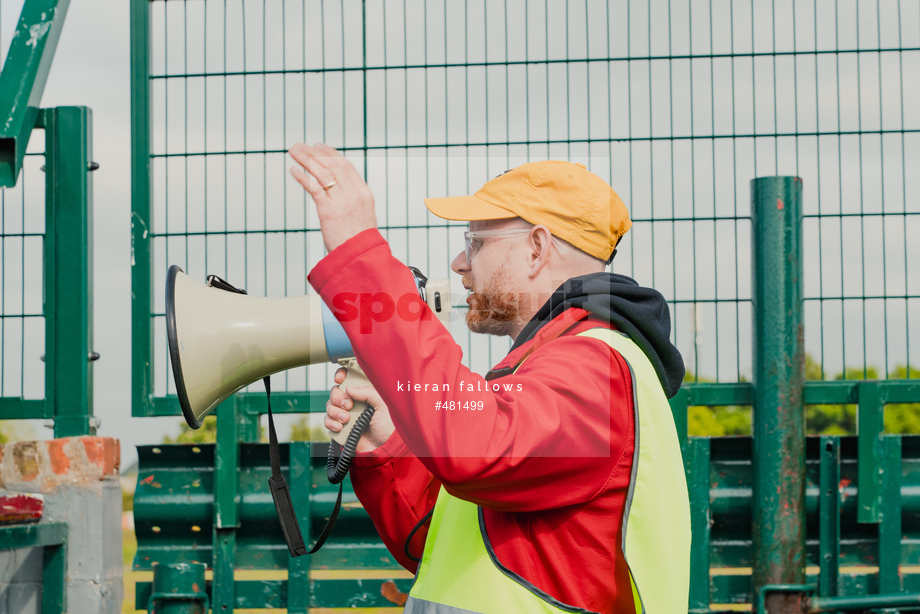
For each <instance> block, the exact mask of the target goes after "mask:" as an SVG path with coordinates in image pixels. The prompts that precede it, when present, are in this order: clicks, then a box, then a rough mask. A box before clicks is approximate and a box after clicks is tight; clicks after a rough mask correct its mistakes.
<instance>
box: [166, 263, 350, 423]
mask: <svg viewBox="0 0 920 614" xmlns="http://www.w3.org/2000/svg"><path fill="white" fill-rule="evenodd" d="M166 331H167V336H168V341H169V357H170V361H171V363H172V369H173V375H174V380H175V383H176V394H177V396H178V397H179V405H180V406H181V407H182V414H183V415H184V416H185V421H186V422H187V423H188V425H189V426H190V427H192V428H195V429H196V428H199V427H200V426H201V422H202V420H203V419H204V417H205V416H206V415H208V414H209V413H210V412H211V411H212V410H213V409H214V408H215V407H217V405H218V404H220V403H221V402H222V401H224V400H225V399H226V398H227V397H229V396H230V395H232V394H233V393H234V392H236V391H237V390H239V389H241V388H243V387H245V386H247V385H249V384H251V383H252V382H255V381H257V380H260V379H262V378H263V377H266V376H268V375H271V374H272V373H277V372H278V371H284V370H286V369H293V368H295V367H301V366H304V365H311V364H317V363H322V362H328V361H330V360H336V359H339V358H343V357H348V356H352V355H353V353H352V351H351V345H350V343H349V342H348V338H347V337H346V336H345V332H344V330H343V329H342V327H341V324H339V323H338V321H337V320H336V319H335V317H334V316H333V315H332V312H331V311H329V309H328V308H327V307H326V305H325V303H323V301H322V299H321V298H320V297H318V296H300V297H292V298H259V297H253V296H247V295H245V294H238V293H235V292H227V291H226V290H223V289H218V288H216V287H211V286H207V285H204V284H202V283H200V282H197V281H195V280H193V279H192V278H191V277H189V276H188V275H186V274H185V273H184V272H183V271H182V269H181V268H179V267H178V266H175V265H173V266H171V267H169V273H168V275H167V280H166ZM327 346H328V349H327Z"/></svg>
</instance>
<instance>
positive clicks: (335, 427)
mask: <svg viewBox="0 0 920 614" xmlns="http://www.w3.org/2000/svg"><path fill="white" fill-rule="evenodd" d="M323 426H325V427H326V430H327V431H332V432H333V433H338V432H339V431H341V430H342V428H343V427H342V423H341V422H336V421H335V420H333V419H332V418H330V417H329V416H326V419H325V420H323Z"/></svg>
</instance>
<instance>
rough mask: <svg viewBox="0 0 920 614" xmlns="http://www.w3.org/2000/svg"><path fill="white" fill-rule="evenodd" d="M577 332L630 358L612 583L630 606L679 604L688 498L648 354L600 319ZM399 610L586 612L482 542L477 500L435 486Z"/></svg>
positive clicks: (651, 612) (652, 611)
mask: <svg viewBox="0 0 920 614" xmlns="http://www.w3.org/2000/svg"><path fill="white" fill-rule="evenodd" d="M580 336H585V337H593V338H595V339H599V340H601V341H604V342H606V343H608V344H609V345H610V346H611V347H613V348H614V349H615V350H617V351H618V352H619V353H620V355H621V356H623V358H624V359H625V360H626V362H627V363H628V364H629V368H630V375H631V379H632V382H633V399H634V406H635V413H636V419H635V420H634V422H635V425H636V432H635V441H636V444H635V451H634V454H633V466H632V476H631V478H630V486H629V492H628V494H627V498H626V506H625V508H624V512H623V534H624V538H623V543H622V544H621V545H620V547H621V548H622V550H623V553H624V555H625V558H626V561H627V564H628V566H629V570H630V574H631V580H632V582H631V584H632V586H630V587H629V589H627V588H626V587H621V589H624V590H631V591H632V593H633V595H634V599H635V602H636V604H637V605H636V612H637V613H640V612H644V613H646V614H686V612H687V604H688V598H689V591H690V503H689V499H688V496H687V482H686V478H685V475H684V466H683V462H682V461H681V456H680V444H679V442H678V439H677V430H676V428H675V426H674V419H673V417H672V415H671V409H670V406H669V405H668V401H667V398H665V395H664V391H663V390H662V388H661V385H660V384H659V381H658V375H657V374H656V373H655V370H654V368H653V367H652V365H651V363H650V362H649V361H648V358H646V356H645V354H644V353H643V352H642V350H640V349H639V347H638V346H636V345H635V344H634V343H633V342H632V341H630V340H629V338H628V337H626V336H625V335H622V334H621V333H618V332H616V331H612V330H610V329H606V328H597V329H591V330H588V331H585V332H583V333H580ZM518 366H519V367H520V365H518ZM640 407H641V411H640ZM640 434H641V438H640ZM640 444H641V445H640ZM640 599H641V603H640ZM405 612H406V613H407V614H507V613H509V612H515V613H516V612H527V613H528V614H550V613H552V614H558V613H560V612H575V613H585V614H590V613H589V612H588V611H587V610H584V609H581V608H577V607H574V606H570V605H567V604H564V603H561V602H559V601H558V600H556V599H554V598H553V597H551V596H549V595H547V594H546V593H544V592H543V591H541V590H540V589H538V588H537V587H535V586H534V585H533V584H531V583H530V582H528V581H527V580H525V579H524V578H521V577H520V576H518V575H517V574H515V573H514V572H512V571H510V570H508V569H507V568H505V567H504V566H503V565H501V563H500V562H499V561H498V560H497V558H496V557H495V553H494V552H493V551H492V549H491V546H490V543H489V539H488V535H487V534H486V531H485V522H484V520H483V516H482V510H480V509H479V508H478V507H477V506H476V505H475V504H473V503H470V502H468V501H463V500H461V499H458V498H456V497H454V496H452V495H450V494H448V493H447V491H446V490H444V489H443V487H442V489H441V492H440V493H439V494H438V501H437V504H436V505H435V509H434V514H433V516H432V518H431V526H430V528H429V530H428V537H427V538H426V540H425V549H424V552H423V553H422V559H421V561H420V562H419V567H418V572H417V574H416V579H415V584H414V585H413V586H412V590H411V591H410V593H409V599H408V601H407V602H406V608H405ZM617 614H620V613H617Z"/></svg>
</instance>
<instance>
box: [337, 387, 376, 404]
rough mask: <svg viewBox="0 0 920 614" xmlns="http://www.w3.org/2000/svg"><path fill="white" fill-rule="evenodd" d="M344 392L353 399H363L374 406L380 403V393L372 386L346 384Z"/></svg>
mask: <svg viewBox="0 0 920 614" xmlns="http://www.w3.org/2000/svg"><path fill="white" fill-rule="evenodd" d="M345 392H346V393H347V394H348V396H349V397H351V398H352V399H354V400H355V401H365V402H367V403H370V404H372V405H373V406H374V407H375V408H377V407H379V406H380V405H381V403H382V399H380V395H379V394H377V391H376V390H375V389H374V387H373V386H346V387H345Z"/></svg>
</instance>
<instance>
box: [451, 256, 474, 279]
mask: <svg viewBox="0 0 920 614" xmlns="http://www.w3.org/2000/svg"><path fill="white" fill-rule="evenodd" d="M450 270H451V271H453V272H454V273H456V274H457V275H463V274H465V273H469V272H470V263H469V262H467V261H466V252H460V253H459V254H457V257H456V258H454V260H453V262H451V263H450Z"/></svg>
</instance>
